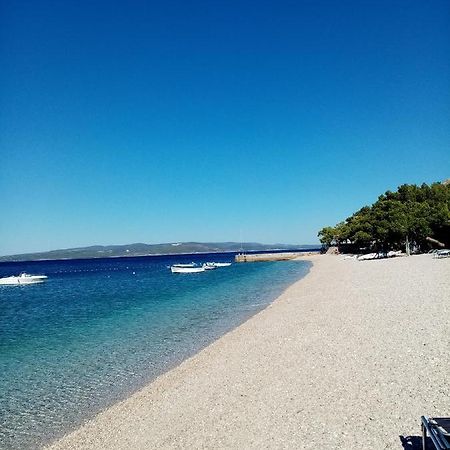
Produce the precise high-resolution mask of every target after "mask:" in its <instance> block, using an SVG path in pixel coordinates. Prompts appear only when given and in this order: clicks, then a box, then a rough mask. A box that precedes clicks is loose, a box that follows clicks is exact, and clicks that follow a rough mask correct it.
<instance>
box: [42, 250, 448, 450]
mask: <svg viewBox="0 0 450 450" xmlns="http://www.w3.org/2000/svg"><path fill="white" fill-rule="evenodd" d="M308 259H310V260H311V261H313V263H314V266H313V268H312V269H311V272H310V273H309V274H308V275H307V276H306V277H305V278H304V279H302V280H300V281H298V282H297V283H295V284H294V285H292V286H291V287H290V288H288V289H287V290H286V291H285V292H284V294H283V295H282V296H281V297H279V298H278V299H277V300H276V301H275V302H274V303H273V304H272V305H271V306H269V307H268V308H267V309H265V310H264V311H262V312H260V313H259V314H257V315H256V316H254V317H253V318H251V319H250V320H248V321H247V322H245V323H244V324H243V325H241V326H240V327H238V328H237V329H235V330H233V331H232V332H230V333H228V334H227V335H225V336H223V337H222V338H220V339H219V340H218V341H216V342H214V343H213V344H211V345H210V346H209V347H207V348H206V349H204V350H203V351H201V352H200V353H198V354H197V355H195V356H194V357H192V358H190V359H188V360H186V361H185V362H184V363H182V364H181V365H180V366H178V367H177V368H175V369H173V370H172V371H170V372H168V373H166V374H164V375H162V376H160V377H159V378H158V379H156V380H155V381H154V382H153V383H151V384H149V385H148V386H146V387H145V388H143V389H142V390H141V391H139V392H137V393H135V394H134V395H132V396H131V397H129V398H128V399H127V400H125V401H123V402H121V403H118V404H116V405H114V406H112V407H111V408H109V409H107V410H105V411H104V412H102V413H100V414H99V415H98V416H96V417H95V418H94V419H93V420H92V421H90V422H88V423H87V424H85V425H84V426H83V427H81V428H80V429H78V430H76V431H75V432H73V433H71V434H69V435H67V436H66V437H64V438H63V439H62V440H60V441H59V442H57V443H55V444H53V446H52V447H51V448H52V449H154V448H210V449H221V448H233V449H262V448H270V449H284V448H286V449H288V448H289V449H291V448H295V449H318V448H320V449H322V450H323V449H344V450H347V449H348V450H351V449H358V450H360V449H402V448H404V447H405V448H411V449H416V448H417V449H419V448H421V447H420V446H419V438H418V437H419V436H420V416H421V415H422V414H426V415H431V416H433V415H435V416H439V415H444V416H450V354H449V348H450V346H449V344H450V259H440V260H439V259H433V258H432V257H431V256H430V255H421V256H412V257H409V258H407V257H404V258H395V259H389V260H379V261H364V262H359V261H355V260H344V259H343V258H342V257H340V256H312V257H308ZM279 264H283V263H282V262H280V263H279ZM409 436H412V437H411V438H407V437H409ZM402 440H403V445H402Z"/></svg>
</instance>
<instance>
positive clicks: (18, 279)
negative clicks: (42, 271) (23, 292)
mask: <svg viewBox="0 0 450 450" xmlns="http://www.w3.org/2000/svg"><path fill="white" fill-rule="evenodd" d="M46 279H47V275H29V274H28V273H25V272H23V273H21V274H20V275H19V276H11V277H4V278H0V284H3V285H5V284H7V285H18V284H35V283H42V282H43V281H44V280H46Z"/></svg>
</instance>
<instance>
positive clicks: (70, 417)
mask: <svg viewBox="0 0 450 450" xmlns="http://www.w3.org/2000/svg"><path fill="white" fill-rule="evenodd" d="M231 259H232V256H230V255H215V256H214V257H212V256H209V257H206V256H192V255H191V256H186V257H148V258H121V259H105V260H90V261H89V260H85V261H58V262H39V263H28V264H21V265H20V266H18V265H14V264H3V265H0V276H6V275H11V274H14V273H18V272H19V271H21V270H26V271H27V272H29V273H44V274H46V275H48V276H49V278H48V280H47V281H46V282H45V283H42V284H38V285H30V286H0V377H1V379H0V382H1V383H0V448H2V449H25V448H36V447H39V446H40V445H42V443H43V442H47V441H48V440H52V439H54V438H55V437H58V436H60V435H62V434H63V433H65V432H67V431H68V430H70V429H72V428H74V427H76V426H77V425H79V424H80V423H82V422H83V421H84V420H86V419H87V418H89V417H91V416H92V415H94V414H95V413H96V412H98V411H99V410H101V409H102V408H105V407H106V406H108V405H110V404H111V403H113V402H114V401H117V400H118V399H121V398H123V397H125V396H126V395H128V394H129V393H130V392H132V391H134V390H136V389H137V388H139V387H140V386H142V385H143V384H144V383H147V382H149V381H150V380H151V379H153V378H154V377H156V376H157V375H159V374H161V373H162V372H164V371H166V370H168V369H169V368H171V367H173V366H174V365H176V364H177V363H179V362H180V361H182V360H183V359H185V358H186V357H188V356H189V355H192V354H193V353H195V352H197V351H198V350H200V349H201V348H203V347H204V346H205V345H207V344H208V343H210V342H211V341H213V340H214V339H216V338H217V337H219V336H220V335H222V334H224V333H225V332H227V331H229V330H230V329H232V328H234V327H236V326H237V325H239V324H240V323H242V322H243V321H244V320H246V319H247V318H248V317H250V316H251V315H253V314H255V313H256V312H257V311H259V310H261V309H263V308H264V307H265V306H266V305H267V304H268V303H270V302H271V301H272V300H273V299H274V298H275V297H277V296H278V295H279V294H280V293H281V292H282V291H283V290H284V289H285V288H286V287H287V286H288V285H289V284H291V283H292V282H294V281H295V280H297V279H299V278H301V277H302V276H304V275H305V274H306V273H307V272H308V270H309V266H310V264H309V263H308V262H304V261H302V262H300V261H292V262H289V261H287V262H280V263H254V264H233V265H232V266H230V267H226V268H221V269H217V270H214V271H208V272H204V273H198V274H187V275H175V274H172V273H170V271H169V270H168V268H167V266H168V265H170V264H173V263H174V262H190V261H196V262H204V261H207V260H215V261H231Z"/></svg>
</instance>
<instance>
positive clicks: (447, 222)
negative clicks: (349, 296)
mask: <svg viewBox="0 0 450 450" xmlns="http://www.w3.org/2000/svg"><path fill="white" fill-rule="evenodd" d="M318 237H319V239H320V242H321V243H322V244H323V245H324V246H326V247H328V246H330V245H349V246H353V247H356V248H370V249H372V250H384V251H387V250H390V249H394V248H395V249H398V248H400V247H404V248H405V249H406V251H407V253H409V249H410V247H411V246H413V247H414V248H416V249H418V250H425V249H427V248H428V247H429V245H430V244H429V238H433V239H436V240H438V241H441V242H444V243H445V244H446V245H450V184H448V183H433V184H431V185H427V184H425V183H424V184H422V185H421V186H417V185H414V184H403V185H401V186H399V188H398V189H397V191H395V192H391V191H387V192H385V193H384V194H382V195H380V196H379V197H378V200H377V201H376V202H375V203H374V204H372V205H371V206H365V207H363V208H361V209H360V210H359V211H357V212H355V213H354V214H353V215H352V216H350V217H348V218H347V219H346V220H345V221H344V222H341V223H338V224H337V225H335V226H334V227H330V226H327V227H325V228H323V229H322V230H320V231H319V233H318ZM427 238H428V239H427Z"/></svg>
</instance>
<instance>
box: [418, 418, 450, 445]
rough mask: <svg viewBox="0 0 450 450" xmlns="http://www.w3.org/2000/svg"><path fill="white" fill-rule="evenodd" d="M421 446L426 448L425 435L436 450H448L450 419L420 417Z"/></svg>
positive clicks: (449, 443)
mask: <svg viewBox="0 0 450 450" xmlns="http://www.w3.org/2000/svg"><path fill="white" fill-rule="evenodd" d="M421 419H422V445H423V450H426V448H427V435H428V436H429V437H430V439H431V441H432V442H433V444H434V446H435V448H436V449H437V450H450V417H427V416H422V417H421Z"/></svg>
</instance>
